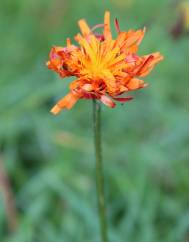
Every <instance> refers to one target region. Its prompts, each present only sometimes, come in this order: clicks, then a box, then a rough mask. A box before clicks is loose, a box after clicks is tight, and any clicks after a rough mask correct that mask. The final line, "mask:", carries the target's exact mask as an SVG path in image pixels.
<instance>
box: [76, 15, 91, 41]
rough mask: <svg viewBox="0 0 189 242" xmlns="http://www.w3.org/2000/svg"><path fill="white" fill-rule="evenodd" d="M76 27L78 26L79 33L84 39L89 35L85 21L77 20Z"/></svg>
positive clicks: (89, 31)
mask: <svg viewBox="0 0 189 242" xmlns="http://www.w3.org/2000/svg"><path fill="white" fill-rule="evenodd" d="M78 25H79V28H80V30H81V33H82V34H83V36H84V37H86V36H87V35H89V34H90V33H91V30H90V28H89V26H88V24H87V22H86V21H85V19H81V20H79V21H78Z"/></svg>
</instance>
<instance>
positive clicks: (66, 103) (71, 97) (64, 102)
mask: <svg viewBox="0 0 189 242" xmlns="http://www.w3.org/2000/svg"><path fill="white" fill-rule="evenodd" d="M79 98H80V97H79V96H77V95H75V94H73V93H72V92H70V93H68V94H67V95H66V96H65V97H64V98H62V99H61V100H60V101H58V103H57V104H56V105H55V106H54V107H53V108H52V109H51V113H53V114H55V115H56V114H58V113H59V112H60V111H61V110H62V109H64V108H66V109H71V108H72V107H73V106H74V104H75V103H76V102H77V101H78V99H79Z"/></svg>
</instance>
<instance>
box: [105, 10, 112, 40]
mask: <svg viewBox="0 0 189 242" xmlns="http://www.w3.org/2000/svg"><path fill="white" fill-rule="evenodd" d="M104 38H105V39H112V34H111V28H110V12H109V11H106V12H105V15H104Z"/></svg>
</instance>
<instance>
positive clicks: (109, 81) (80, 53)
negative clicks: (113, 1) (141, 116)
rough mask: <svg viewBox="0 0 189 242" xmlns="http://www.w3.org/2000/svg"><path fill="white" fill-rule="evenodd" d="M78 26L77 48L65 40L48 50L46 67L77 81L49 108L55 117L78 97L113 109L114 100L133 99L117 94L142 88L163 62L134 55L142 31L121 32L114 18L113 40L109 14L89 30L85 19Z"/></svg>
mask: <svg viewBox="0 0 189 242" xmlns="http://www.w3.org/2000/svg"><path fill="white" fill-rule="evenodd" d="M78 24H79V27H80V30H81V34H80V33H79V34H77V35H76V36H75V40H76V41H77V42H78V46H77V45H74V44H72V43H71V41H70V39H69V38H68V39H67V45H66V47H57V46H56V47H53V48H52V49H51V52H50V60H49V61H48V62H47V66H48V68H49V69H52V70H54V71H55V72H57V73H58V74H59V75H60V76H61V77H62V78H64V77H69V76H75V77H76V78H77V79H76V80H75V81H73V82H72V83H71V84H70V92H69V93H68V94H67V95H66V96H65V97H64V98H63V99H61V100H60V101H58V103H57V104H56V105H55V106H54V107H53V108H52V110H51V112H52V113H54V114H58V113H59V112H60V111H61V110H62V109H64V108H66V109H70V108H72V107H73V105H74V104H75V103H76V102H77V101H78V100H79V99H81V98H85V99H98V100H100V101H101V102H102V103H104V104H105V105H107V106H109V107H111V108H113V107H115V105H116V104H115V101H119V102H126V101H129V100H131V99H132V97H120V95H122V94H123V93H126V92H129V91H133V90H136V89H140V88H143V87H145V86H146V84H145V83H144V81H143V80H141V79H139V78H143V77H145V76H146V75H148V74H149V73H150V72H151V70H152V69H153V67H154V66H155V64H157V63H158V62H159V61H161V60H162V59H163V57H162V55H161V54H160V53H159V52H156V53H152V54H149V55H144V56H138V55H137V50H138V46H139V44H140V43H141V41H142V39H143V37H144V34H145V28H144V29H143V30H137V31H134V30H129V31H128V32H122V31H121V30H120V27H119V23H118V21H117V19H115V27H116V30H117V32H118V35H117V38H116V39H113V37H112V33H111V29H110V13H109V12H108V11H107V12H106V13H105V16H104V24H99V25H96V26H94V27H93V28H89V26H88V25H87V23H86V21H85V20H84V19H81V20H79V22H78ZM97 28H103V33H102V34H99V33H96V31H95V30H96V29H97ZM114 100H115V101H114Z"/></svg>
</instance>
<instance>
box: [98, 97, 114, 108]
mask: <svg viewBox="0 0 189 242" xmlns="http://www.w3.org/2000/svg"><path fill="white" fill-rule="evenodd" d="M100 101H101V102H102V103H104V104H105V105H106V106H108V107H110V108H114V107H115V105H116V104H115V103H114V102H113V101H112V100H111V99H110V98H109V97H107V96H105V95H102V96H101V97H100Z"/></svg>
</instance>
